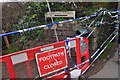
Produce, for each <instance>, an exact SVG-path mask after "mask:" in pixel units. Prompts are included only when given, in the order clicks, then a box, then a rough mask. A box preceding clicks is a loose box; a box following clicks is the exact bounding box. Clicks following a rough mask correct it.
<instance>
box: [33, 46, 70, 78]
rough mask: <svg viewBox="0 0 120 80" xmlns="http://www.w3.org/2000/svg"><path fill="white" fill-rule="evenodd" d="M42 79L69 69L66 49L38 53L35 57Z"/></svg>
mask: <svg viewBox="0 0 120 80" xmlns="http://www.w3.org/2000/svg"><path fill="white" fill-rule="evenodd" d="M35 57H36V61H37V66H38V70H39V74H40V77H42V76H45V75H48V74H51V73H53V72H57V71H59V70H61V69H65V68H67V67H68V66H67V56H66V50H65V48H64V47H60V48H55V49H53V50H49V51H45V52H42V53H37V54H36V55H35Z"/></svg>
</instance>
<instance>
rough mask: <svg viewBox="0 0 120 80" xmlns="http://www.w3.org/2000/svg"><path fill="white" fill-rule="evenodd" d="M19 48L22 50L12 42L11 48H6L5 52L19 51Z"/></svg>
mask: <svg viewBox="0 0 120 80" xmlns="http://www.w3.org/2000/svg"><path fill="white" fill-rule="evenodd" d="M19 50H20V49H19V47H16V46H15V45H14V44H11V45H10V49H7V50H5V52H4V53H6V54H8V53H13V52H17V51H19Z"/></svg>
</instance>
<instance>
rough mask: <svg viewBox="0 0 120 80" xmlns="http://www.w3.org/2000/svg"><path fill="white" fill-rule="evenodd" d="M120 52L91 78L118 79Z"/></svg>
mask: <svg viewBox="0 0 120 80" xmlns="http://www.w3.org/2000/svg"><path fill="white" fill-rule="evenodd" d="M119 54H120V52H119ZM119 66H120V64H118V51H117V52H115V54H114V56H113V57H112V58H111V59H109V60H108V61H107V62H106V64H105V65H104V67H103V69H102V70H100V71H99V72H98V73H96V74H94V75H92V76H90V77H89V78H118V67H119Z"/></svg>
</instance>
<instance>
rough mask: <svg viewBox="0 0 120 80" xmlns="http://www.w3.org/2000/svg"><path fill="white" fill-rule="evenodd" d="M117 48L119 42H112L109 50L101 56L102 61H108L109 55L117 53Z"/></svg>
mask: <svg viewBox="0 0 120 80" xmlns="http://www.w3.org/2000/svg"><path fill="white" fill-rule="evenodd" d="M116 47H117V42H112V43H110V44H109V45H108V46H107V48H106V49H105V51H104V52H103V53H102V55H101V56H100V59H107V57H108V55H110V54H111V52H112V55H113V54H114V52H113V51H115V48H116Z"/></svg>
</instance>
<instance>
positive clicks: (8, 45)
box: [2, 30, 10, 49]
mask: <svg viewBox="0 0 120 80" xmlns="http://www.w3.org/2000/svg"><path fill="white" fill-rule="evenodd" d="M2 33H3V34H4V33H5V31H4V30H3V31H2ZM3 39H4V41H5V44H6V46H7V48H8V49H9V48H10V43H9V40H8V37H7V36H4V37H3Z"/></svg>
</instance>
